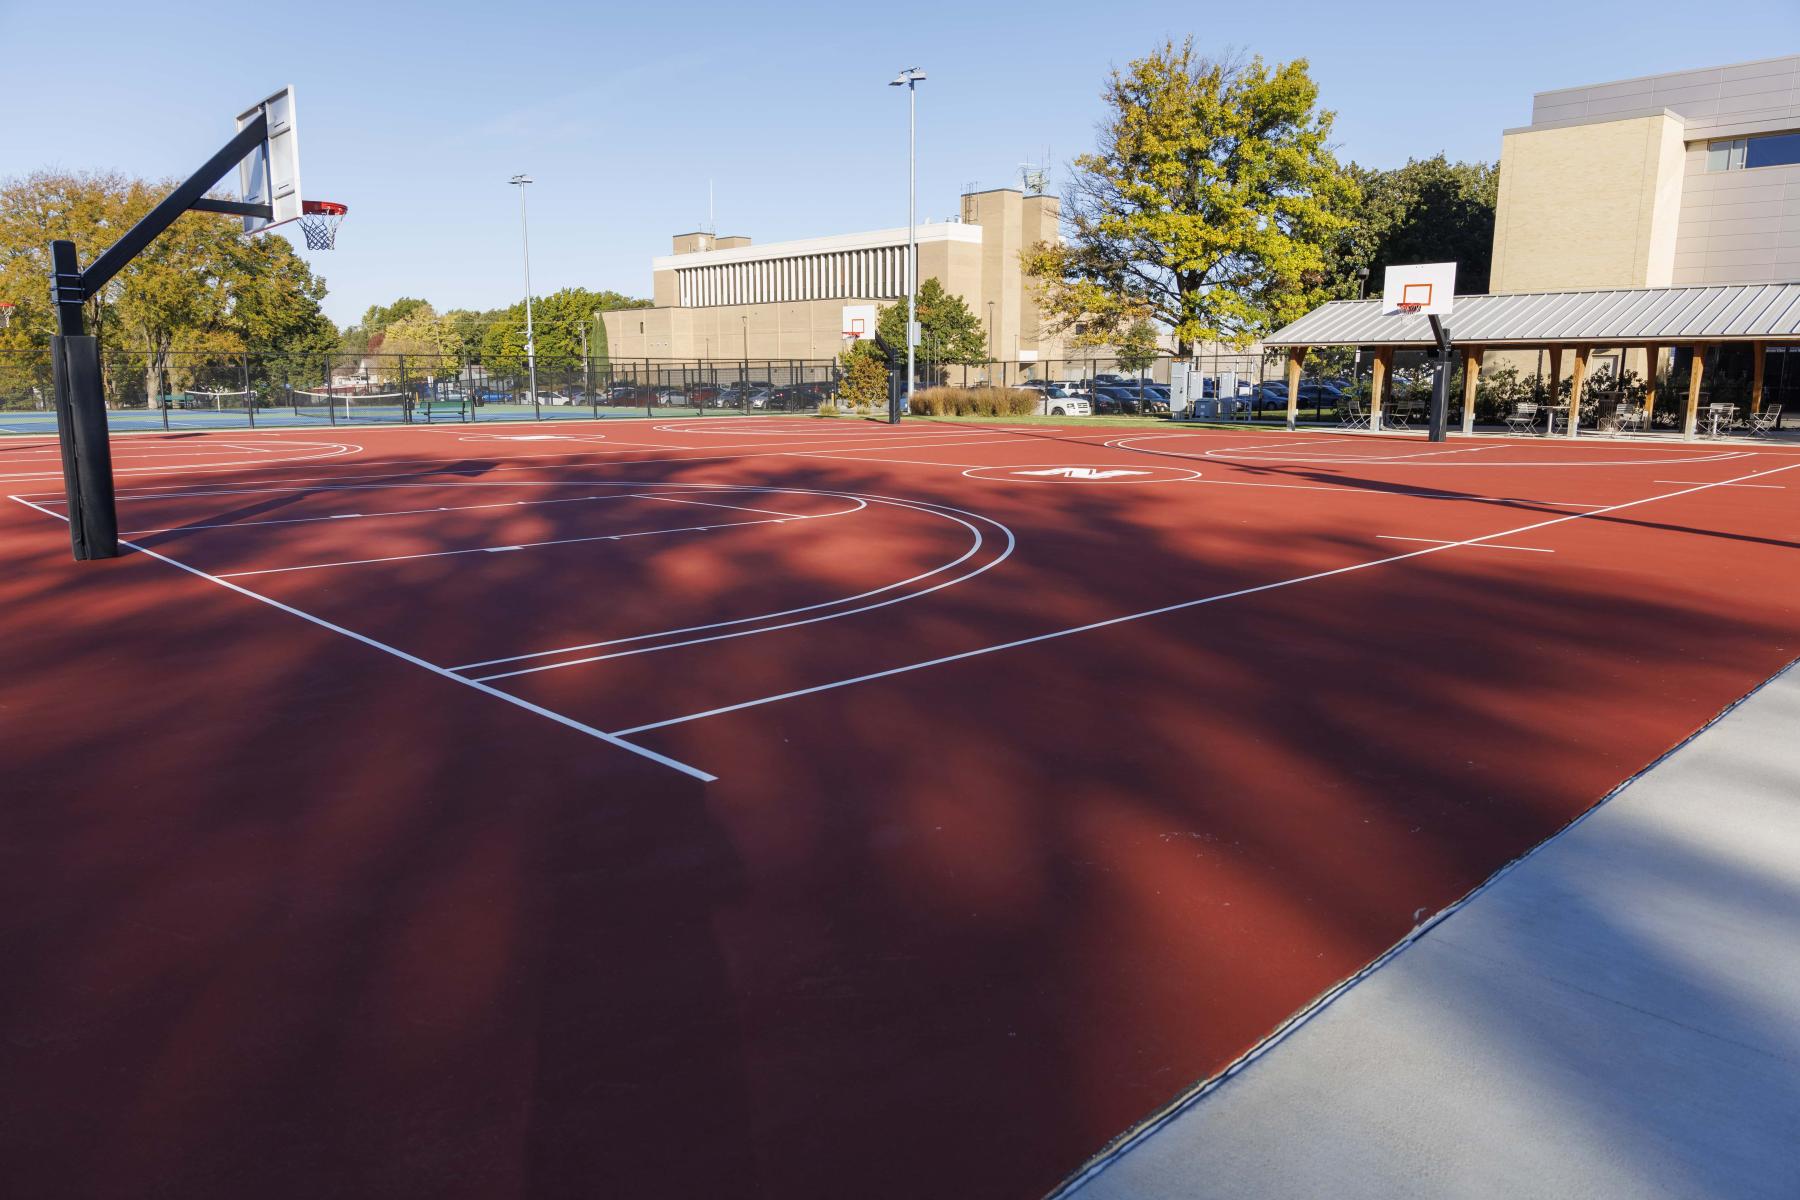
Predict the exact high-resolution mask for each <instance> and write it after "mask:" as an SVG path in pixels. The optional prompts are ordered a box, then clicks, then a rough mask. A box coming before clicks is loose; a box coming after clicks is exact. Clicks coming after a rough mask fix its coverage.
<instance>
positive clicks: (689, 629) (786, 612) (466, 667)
mask: <svg viewBox="0 0 1800 1200" xmlns="http://www.w3.org/2000/svg"><path fill="white" fill-rule="evenodd" d="M733 490H736V489H735V488H734V489H733ZM753 490H759V491H760V490H763V489H760V488H759V489H753ZM776 490H780V491H784V492H787V491H793V492H794V493H795V494H798V495H809V496H839V497H844V498H848V497H850V496H852V495H853V494H854V493H850V492H814V491H803V490H799V489H787V488H782V489H776ZM866 499H869V500H873V501H875V502H876V503H878V504H891V505H894V506H895V507H897V508H907V509H912V510H913V511H915V512H925V513H931V514H934V515H941V516H948V517H949V518H950V519H951V520H952V521H955V522H956V523H957V524H959V525H961V526H963V527H964V528H965V529H968V530H969V531H970V532H972V533H973V534H974V535H975V540H974V541H973V542H972V543H971V544H970V546H969V548H968V549H967V550H965V551H963V552H962V553H961V554H960V555H958V556H957V557H955V558H953V559H951V560H950V561H949V562H947V563H944V564H942V565H940V566H936V567H933V568H932V569H931V570H929V571H921V572H919V574H917V575H914V576H912V577H911V578H909V579H902V580H899V581H897V582H895V583H889V584H884V585H882V586H881V587H878V588H871V589H870V590H868V591H866V592H858V593H857V594H855V595H854V596H840V597H838V598H836V599H834V600H824V601H821V602H819V603H817V604H803V605H801V606H799V607H797V608H785V609H781V610H778V611H775V612H766V613H758V614H756V615H755V616H751V617H734V618H732V619H731V620H729V621H713V622H710V623H709V624H705V625H686V626H682V627H680V628H677V629H662V630H658V631H657V632H655V633H640V634H634V635H633V636H631V637H622V638H610V639H608V640H605V641H599V642H582V643H580V644H578V645H574V646H558V647H556V648H555V649H554V650H534V651H532V652H531V653H530V654H513V655H509V656H508V657H506V658H488V659H483V660H482V661H480V662H472V663H463V664H462V665H461V666H455V667H451V668H450V669H451V670H452V671H472V670H474V669H475V668H477V667H497V666H502V665H504V664H506V663H516V662H526V661H528V660H530V659H534V658H552V657H555V656H556V655H558V654H573V653H575V652H577V651H580V650H597V649H600V648H602V647H605V646H623V645H626V644H628V643H630V642H642V641H647V640H649V639H651V638H660V637H669V636H671V635H674V634H681V633H703V632H705V631H706V630H709V629H723V628H725V627H727V626H730V625H746V624H750V623H751V622H755V621H771V620H775V619H776V618H779V617H791V616H795V615H797V614H799V613H806V612H816V611H818V610H819V609H821V608H833V607H836V606H837V605H841V604H854V603H856V602H857V601H858V600H867V599H868V598H869V597H870V596H879V595H881V594H882V593H883V592H891V591H894V590H896V589H898V588H903V587H906V586H907V585H909V584H914V583H918V582H920V581H921V580H925V579H929V578H931V577H932V576H933V575H939V574H942V573H943V572H945V571H953V570H955V569H956V568H957V567H959V566H961V565H962V564H963V563H965V562H967V561H968V560H969V559H970V558H973V557H974V556H975V555H976V554H977V553H978V552H979V551H980V550H981V547H982V545H983V544H984V541H985V539H983V537H982V536H981V531H980V530H979V529H977V528H975V526H974V525H972V524H970V523H969V522H968V521H964V520H963V519H962V518H963V517H973V518H975V519H976V520H978V521H986V522H987V523H988V524H989V525H992V526H994V527H995V528H996V529H998V530H999V531H1000V532H1001V533H1002V534H1004V535H1005V536H1006V549H1005V551H1003V552H1002V553H1001V554H1000V556H999V557H998V558H996V559H994V561H993V562H991V563H988V564H987V565H986V566H984V567H982V568H981V569H980V570H977V571H973V572H970V573H969V574H968V575H964V576H962V577H961V578H960V579H957V580H952V581H951V582H956V583H960V582H962V580H964V579H973V578H974V577H975V576H976V575H979V574H981V572H982V571H987V570H990V569H991V568H993V567H997V566H999V565H1000V564H1001V563H1002V562H1004V561H1005V560H1006V559H1007V558H1010V557H1011V556H1012V553H1013V550H1014V549H1015V548H1016V546H1017V544H1018V540H1017V538H1015V537H1014V536H1013V532H1012V530H1011V529H1009V528H1007V527H1006V526H1005V525H1003V524H1001V523H1000V522H999V521H996V520H994V519H993V518H992V517H986V516H982V515H981V514H979V513H974V512H970V511H969V510H967V509H962V508H951V507H949V506H948V505H942V504H930V503H926V502H923V501H911V500H901V499H899V498H898V497H894V496H869V497H866ZM940 586H945V585H936V586H934V587H932V588H931V589H929V590H931V591H936V590H937V588H938V587H940ZM925 594H926V592H909V593H907V595H906V596H905V597H903V599H912V598H914V597H917V596H923V595H925ZM879 607H882V605H867V606H864V607H863V608H858V609H853V610H850V611H849V612H844V613H834V614H832V615H831V617H829V618H824V619H829V620H835V619H836V618H838V617H840V616H850V615H852V614H853V613H858V612H866V611H868V609H869V608H879ZM799 623H804V622H799ZM788 627H789V626H786V625H784V626H780V628H784V629H785V628H788ZM750 632H752V633H762V632H765V630H763V629H761V628H758V629H755V630H751V631H750Z"/></svg>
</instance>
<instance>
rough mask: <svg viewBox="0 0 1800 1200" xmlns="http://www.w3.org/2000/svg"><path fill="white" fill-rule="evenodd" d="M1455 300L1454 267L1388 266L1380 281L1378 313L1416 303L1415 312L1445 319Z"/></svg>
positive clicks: (1426, 265)
mask: <svg viewBox="0 0 1800 1200" xmlns="http://www.w3.org/2000/svg"><path fill="white" fill-rule="evenodd" d="M1455 299H1456V264H1455V263H1453V262H1447V263H1415V264H1413V265H1412V266H1407V267H1389V268H1387V270H1386V271H1385V272H1384V273H1383V274H1382V279H1381V311H1382V312H1383V313H1384V314H1386V313H1397V312H1400V311H1401V308H1400V306H1401V305H1402V304H1417V305H1419V306H1420V307H1419V308H1418V309H1417V311H1418V312H1419V313H1420V314H1421V315H1423V314H1425V313H1437V314H1438V315H1439V316H1449V315H1450V306H1451V304H1452V303H1453V302H1454V301H1455Z"/></svg>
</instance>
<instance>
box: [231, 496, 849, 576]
mask: <svg viewBox="0 0 1800 1200" xmlns="http://www.w3.org/2000/svg"><path fill="white" fill-rule="evenodd" d="M623 498H624V499H628V500H630V499H638V500H653V499H655V497H654V496H627V497H623ZM856 511H857V509H856V508H846V509H843V510H842V511H840V512H834V513H816V514H814V516H811V517H797V516H788V517H783V518H781V520H772V521H727V522H725V523H724V524H723V525H685V526H682V527H681V528H679V529H641V530H634V531H632V532H630V533H597V534H593V535H591V536H586V537H572V538H552V539H550V540H548V541H543V542H517V543H512V542H509V543H506V544H504V545H499V546H475V547H472V548H469V549H465V550H428V551H425V552H424V553H422V554H391V555H388V556H386V557H384V558H348V559H345V560H343V561H342V562H322V563H303V564H301V565H300V566H297V567H264V568H263V569H261V570H258V571H225V572H223V573H221V574H220V575H219V578H220V579H243V578H246V577H247V576H251V575H288V574H291V573H293V572H295V571H323V570H324V569H325V568H327V567H364V566H369V565H372V564H374V563H387V562H410V561H412V560H413V559H420V558H455V557H456V556H458V555H462V554H493V553H496V552H498V551H503V550H537V549H540V548H542V547H544V546H573V545H577V544H579V543H582V542H622V541H625V540H626V539H627V538H642V537H656V536H658V535H660V534H665V533H711V532H712V531H713V530H715V529H740V528H743V527H744V526H748V525H780V524H781V523H782V521H810V520H813V519H815V518H816V517H841V516H843V515H844V513H852V512H856Z"/></svg>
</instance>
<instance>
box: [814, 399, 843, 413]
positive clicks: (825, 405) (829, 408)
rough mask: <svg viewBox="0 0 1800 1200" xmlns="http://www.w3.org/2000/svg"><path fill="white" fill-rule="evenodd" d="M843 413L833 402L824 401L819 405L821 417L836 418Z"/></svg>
mask: <svg viewBox="0 0 1800 1200" xmlns="http://www.w3.org/2000/svg"><path fill="white" fill-rule="evenodd" d="M841 412H842V410H841V409H839V408H838V406H837V405H836V403H834V402H833V401H830V400H824V401H821V402H820V404H819V415H820V416H821V417H835V416H838V415H839V414H840V413H841Z"/></svg>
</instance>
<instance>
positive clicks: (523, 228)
mask: <svg viewBox="0 0 1800 1200" xmlns="http://www.w3.org/2000/svg"><path fill="white" fill-rule="evenodd" d="M509 182H510V183H511V184H512V185H513V186H514V187H516V188H518V189H519V234H520V236H521V237H522V238H524V241H525V364H526V368H527V369H528V370H529V371H530V373H531V407H532V408H534V409H535V408H536V407H537V339H536V337H534V336H533V332H532V328H531V223H530V222H529V221H528V220H526V217H525V185H526V184H528V183H530V182H531V176H529V175H514V176H513V177H512V179H511V180H510V181H509Z"/></svg>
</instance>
